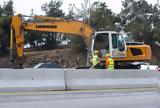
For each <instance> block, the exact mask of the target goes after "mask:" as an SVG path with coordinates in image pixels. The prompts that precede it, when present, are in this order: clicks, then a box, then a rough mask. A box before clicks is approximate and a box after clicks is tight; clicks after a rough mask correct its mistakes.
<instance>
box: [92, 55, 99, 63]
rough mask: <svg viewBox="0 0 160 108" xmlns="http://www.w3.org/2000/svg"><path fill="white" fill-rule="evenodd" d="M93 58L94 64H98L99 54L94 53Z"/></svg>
mask: <svg viewBox="0 0 160 108" xmlns="http://www.w3.org/2000/svg"><path fill="white" fill-rule="evenodd" d="M92 60H93V66H95V65H97V64H98V61H99V57H98V55H94V56H93V59H92Z"/></svg>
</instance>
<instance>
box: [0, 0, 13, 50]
mask: <svg viewBox="0 0 160 108" xmlns="http://www.w3.org/2000/svg"><path fill="white" fill-rule="evenodd" d="M13 14H14V11H13V1H12V0H9V1H8V2H5V3H4V5H3V6H2V7H1V6H0V46H1V51H2V52H4V53H6V52H7V48H8V47H9V39H10V38H9V37H10V25H11V16H12V15H13Z"/></svg>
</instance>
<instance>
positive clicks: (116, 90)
mask: <svg viewBox="0 0 160 108" xmlns="http://www.w3.org/2000/svg"><path fill="white" fill-rule="evenodd" d="M124 91H125V92H139V91H157V92H158V91H159V89H158V88H133V89H130V88H129V89H128V88H118V89H106V90H67V91H36V92H0V95H39V94H41V95H45V94H62V93H94V92H99V93H116V92H117V93H118V92H124Z"/></svg>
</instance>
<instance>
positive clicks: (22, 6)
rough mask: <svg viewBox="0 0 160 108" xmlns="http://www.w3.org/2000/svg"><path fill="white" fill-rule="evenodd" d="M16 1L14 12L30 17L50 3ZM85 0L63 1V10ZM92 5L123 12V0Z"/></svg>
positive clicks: (78, 5)
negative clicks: (101, 5) (102, 5)
mask: <svg viewBox="0 0 160 108" xmlns="http://www.w3.org/2000/svg"><path fill="white" fill-rule="evenodd" d="M5 1H8V0H0V4H1V5H3V2H5ZM13 1H14V10H15V11H16V14H17V13H21V14H25V15H29V14H30V13H31V9H33V10H34V13H35V14H37V15H40V14H43V13H42V11H41V6H42V4H44V3H46V2H49V1H50V0H13ZM83 1H84V0H63V5H62V9H63V10H64V11H65V13H67V12H68V7H69V4H70V3H74V4H75V5H76V7H78V8H80V7H81V4H82V3H83ZM90 1H91V3H93V2H94V1H102V2H106V4H107V5H108V7H109V8H110V9H111V10H112V11H113V12H115V13H119V12H120V11H121V7H122V5H121V1H122V0H90ZM146 1H147V2H149V3H153V4H154V3H156V2H157V0H146Z"/></svg>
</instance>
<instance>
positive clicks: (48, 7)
mask: <svg viewBox="0 0 160 108" xmlns="http://www.w3.org/2000/svg"><path fill="white" fill-rule="evenodd" d="M61 6H62V1H60V0H51V1H50V2H49V3H45V4H43V5H42V7H41V9H42V11H44V12H45V14H46V16H49V17H64V13H63V11H62V10H61V9H60V8H61ZM43 35H44V36H45V37H43V39H44V40H45V47H47V48H49V49H51V48H56V47H57V46H58V45H59V44H60V43H61V41H62V40H63V39H64V38H63V35H62V34H60V33H43Z"/></svg>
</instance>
